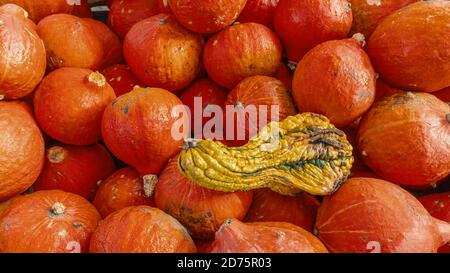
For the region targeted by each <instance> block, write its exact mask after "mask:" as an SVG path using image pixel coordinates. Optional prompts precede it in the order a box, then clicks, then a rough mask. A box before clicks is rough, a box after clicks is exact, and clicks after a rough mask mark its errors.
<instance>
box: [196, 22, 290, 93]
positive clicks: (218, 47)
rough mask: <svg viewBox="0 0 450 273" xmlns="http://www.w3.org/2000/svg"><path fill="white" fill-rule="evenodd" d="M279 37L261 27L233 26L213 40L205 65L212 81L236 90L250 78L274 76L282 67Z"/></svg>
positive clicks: (254, 24) (208, 47) (211, 40)
mask: <svg viewBox="0 0 450 273" xmlns="http://www.w3.org/2000/svg"><path fill="white" fill-rule="evenodd" d="M281 54H282V47H281V43H280V41H279V39H278V37H277V35H276V34H275V33H274V32H273V31H271V30H270V29H269V28H267V27H265V26H263V25H260V24H257V23H244V24H237V25H232V26H229V27H228V28H226V29H224V30H223V31H221V32H219V33H217V34H215V35H214V36H212V37H211V38H209V40H208V42H207V43H206V47H205V50H204V53H203V64H204V65H205V69H206V71H207V72H208V75H209V77H211V79H213V80H214V81H215V82H217V83H218V84H220V85H222V86H224V87H226V88H228V89H232V88H234V87H235V85H236V84H238V83H239V82H240V81H242V80H243V79H245V78H246V77H250V76H256V75H266V76H273V75H274V74H275V73H276V72H277V70H278V68H279V67H280V64H281Z"/></svg>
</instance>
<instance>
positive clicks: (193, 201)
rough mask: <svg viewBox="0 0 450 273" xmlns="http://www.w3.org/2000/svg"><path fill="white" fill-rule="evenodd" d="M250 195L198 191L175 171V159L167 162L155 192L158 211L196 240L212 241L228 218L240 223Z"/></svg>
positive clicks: (247, 206) (249, 200)
mask: <svg viewBox="0 0 450 273" xmlns="http://www.w3.org/2000/svg"><path fill="white" fill-rule="evenodd" d="M252 197H253V192H236V193H225V192H217V191H212V190H208V189H205V188H201V187H200V186H198V185H197V184H195V183H193V182H191V181H189V179H187V178H186V177H184V176H183V175H182V174H181V173H180V171H179V170H178V162H177V157H175V158H173V159H172V160H170V161H169V163H168V164H167V166H166V168H165V169H164V170H163V172H162V173H161V176H160V177H159V180H158V183H157V184H156V189H155V202H156V205H157V207H158V208H160V209H161V210H163V211H165V212H166V213H168V214H170V215H172V216H173V217H175V218H176V219H177V220H178V221H180V223H181V224H182V225H183V226H185V227H186V228H187V229H188V231H189V233H190V234H191V236H192V237H193V238H195V239H201V240H212V239H214V234H215V232H216V231H217V230H218V229H219V228H220V226H221V225H222V223H223V222H224V221H225V220H227V219H229V218H237V219H240V220H243V219H244V217H245V214H246V213H247V210H248V208H249V207H250V204H251V203H252Z"/></svg>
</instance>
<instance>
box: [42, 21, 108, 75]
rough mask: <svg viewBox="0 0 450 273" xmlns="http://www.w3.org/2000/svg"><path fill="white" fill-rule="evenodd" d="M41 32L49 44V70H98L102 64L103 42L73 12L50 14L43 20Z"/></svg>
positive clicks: (43, 38)
mask: <svg viewBox="0 0 450 273" xmlns="http://www.w3.org/2000/svg"><path fill="white" fill-rule="evenodd" d="M37 32H38V34H39V36H40V37H41V38H42V40H43V41H44V44H45V49H46V51H47V66H48V68H49V69H52V70H53V69H56V68H59V67H79V68H89V69H92V70H96V69H99V68H100V66H101V65H102V62H103V57H104V52H103V44H102V42H101V41H100V39H99V38H98V37H97V34H96V32H95V31H94V30H93V29H92V28H91V27H90V24H89V23H87V22H85V21H84V19H81V18H79V17H76V16H73V15H69V14H55V15H50V16H47V17H45V18H44V19H42V20H41V21H40V22H39V24H38V25H37Z"/></svg>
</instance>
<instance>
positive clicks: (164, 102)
mask: <svg viewBox="0 0 450 273" xmlns="http://www.w3.org/2000/svg"><path fill="white" fill-rule="evenodd" d="M180 105H183V103H182V102H181V101H180V99H179V98H178V97H176V96H175V95H174V94H172V93H171V92H169V91H167V90H164V89H159V88H146V89H144V88H135V89H134V90H133V91H131V92H129V93H127V94H125V95H122V96H120V97H118V98H117V100H115V101H114V102H113V103H111V104H110V105H109V106H108V107H107V108H106V110H105V113H104V115H103V121H102V134H103V140H104V142H105V144H106V146H107V147H108V148H109V149H110V151H111V152H112V153H113V154H114V155H115V156H117V157H118V158H119V159H121V160H122V161H124V162H125V163H127V164H129V165H130V166H132V167H134V168H135V169H137V170H138V171H139V173H140V174H141V175H147V174H159V173H160V172H161V170H162V169H163V167H164V166H165V164H166V162H167V161H168V160H169V159H170V158H171V157H172V156H174V155H175V154H177V153H178V152H179V150H180V149H181V146H182V144H183V140H182V139H180V140H178V139H174V138H173V137H172V131H171V130H172V126H174V123H175V122H177V120H178V118H176V117H173V116H172V114H171V112H172V110H173V109H174V107H175V106H180ZM184 118H186V119H187V117H186V116H184ZM187 122H188V121H187Z"/></svg>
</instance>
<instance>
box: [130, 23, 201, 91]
mask: <svg viewBox="0 0 450 273" xmlns="http://www.w3.org/2000/svg"><path fill="white" fill-rule="evenodd" d="M202 50H203V39H202V37H201V36H200V35H199V34H194V33H192V32H190V31H188V30H186V29H184V28H183V27H182V26H181V25H179V24H178V23H177V21H176V20H175V18H174V17H173V16H172V15H168V14H159V15H155V16H152V17H150V18H148V19H145V20H142V21H140V22H139V23H136V24H135V25H134V26H133V27H132V28H131V30H130V31H129V32H128V34H127V36H126V37H125V40H124V48H123V52H124V55H125V59H126V61H127V63H128V65H129V66H130V68H131V70H132V71H133V73H134V74H135V75H136V76H137V77H138V78H139V79H140V80H141V81H142V82H144V83H145V84H146V85H147V86H152V87H159V88H164V89H167V90H169V91H172V92H177V91H179V90H181V89H183V88H185V87H187V86H188V85H189V84H190V83H191V82H192V81H193V80H194V79H195V78H196V77H197V75H198V74H199V73H200V70H201V54H202ZM168 60H170V61H168Z"/></svg>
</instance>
